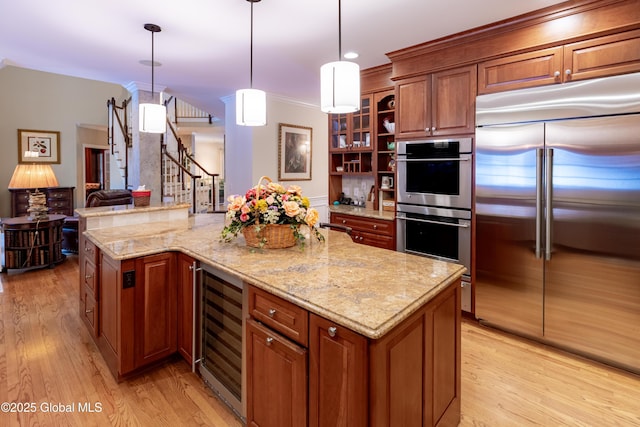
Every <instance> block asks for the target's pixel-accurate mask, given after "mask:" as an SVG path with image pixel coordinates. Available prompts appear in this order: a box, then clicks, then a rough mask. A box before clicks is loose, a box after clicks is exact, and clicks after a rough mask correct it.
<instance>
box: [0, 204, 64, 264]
mask: <svg viewBox="0 0 640 427" xmlns="http://www.w3.org/2000/svg"><path fill="white" fill-rule="evenodd" d="M64 218H65V216H64V215H49V217H48V218H47V219H43V220H31V219H29V218H27V217H25V216H21V217H16V218H7V219H4V220H3V221H2V229H3V231H4V232H3V237H4V264H3V266H2V271H6V270H7V269H31V268H42V267H50V268H52V267H53V266H54V265H55V264H58V263H60V262H62V261H64V260H65V256H64V254H63V253H62V226H63V223H64Z"/></svg>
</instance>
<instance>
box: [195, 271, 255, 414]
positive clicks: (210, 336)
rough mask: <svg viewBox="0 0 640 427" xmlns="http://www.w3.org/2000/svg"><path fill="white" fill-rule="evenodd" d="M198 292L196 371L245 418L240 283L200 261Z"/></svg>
mask: <svg viewBox="0 0 640 427" xmlns="http://www.w3.org/2000/svg"><path fill="white" fill-rule="evenodd" d="M201 295H202V300H201V307H202V310H201V312H202V318H201V322H200V324H201V336H200V342H201V346H202V347H201V356H200V360H199V362H200V366H199V372H200V375H201V376H202V378H203V379H204V381H205V382H206V383H207V384H208V385H209V387H211V389H212V390H213V391H214V392H215V393H216V394H217V395H218V397H220V398H221V400H223V401H224V402H225V403H227V405H229V407H230V408H231V409H232V410H233V411H234V412H235V413H236V415H238V416H239V417H240V418H241V419H242V420H245V414H246V408H245V407H244V405H245V404H244V402H245V401H246V399H245V394H246V392H245V387H244V384H245V383H246V379H245V372H244V366H245V361H244V357H243V354H244V352H243V351H242V350H243V348H244V333H243V331H244V319H246V317H247V316H246V313H245V312H244V311H243V310H244V309H243V306H244V305H243V301H244V297H243V283H242V281H241V280H238V279H236V278H235V277H233V276H231V275H229V274H227V273H225V272H223V271H221V270H218V269H216V268H213V267H211V266H208V265H204V264H203V265H202V292H201Z"/></svg>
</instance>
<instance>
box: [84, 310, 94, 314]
mask: <svg viewBox="0 0 640 427" xmlns="http://www.w3.org/2000/svg"><path fill="white" fill-rule="evenodd" d="M91 313H93V309H89V310H85V311H84V314H91Z"/></svg>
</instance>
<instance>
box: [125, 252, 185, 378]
mask: <svg viewBox="0 0 640 427" xmlns="http://www.w3.org/2000/svg"><path fill="white" fill-rule="evenodd" d="M135 265H136V283H135V290H136V291H135V312H134V333H135V340H134V354H135V355H134V361H135V366H136V368H138V367H141V366H143V365H146V364H148V363H151V362H155V361H157V360H160V359H163V358H165V357H167V356H170V355H171V354H172V353H175V351H176V350H177V331H176V329H177V298H176V296H177V285H176V273H175V254H174V253H172V252H170V253H163V254H158V255H151V256H146V257H143V258H138V259H136V263H135ZM123 327H124V325H123Z"/></svg>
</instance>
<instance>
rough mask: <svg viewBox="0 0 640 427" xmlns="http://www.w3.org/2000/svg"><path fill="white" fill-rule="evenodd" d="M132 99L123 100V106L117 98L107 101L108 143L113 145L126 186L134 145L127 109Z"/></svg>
mask: <svg viewBox="0 0 640 427" xmlns="http://www.w3.org/2000/svg"><path fill="white" fill-rule="evenodd" d="M130 100H131V99H130V98H129V99H125V100H124V101H122V106H119V105H117V104H116V100H115V98H111V99H110V100H108V101H107V110H108V126H107V132H108V144H109V146H110V147H111V156H112V158H114V159H115V160H116V162H117V165H118V169H119V170H120V176H121V178H122V179H123V181H124V188H128V186H129V182H128V181H129V169H128V168H129V148H130V147H131V146H132V141H131V132H130V131H129V120H128V116H129V114H128V111H127V107H128V106H129V102H130Z"/></svg>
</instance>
